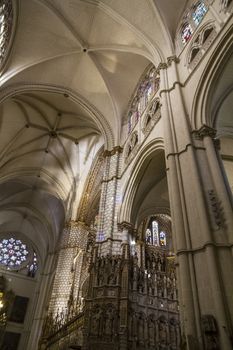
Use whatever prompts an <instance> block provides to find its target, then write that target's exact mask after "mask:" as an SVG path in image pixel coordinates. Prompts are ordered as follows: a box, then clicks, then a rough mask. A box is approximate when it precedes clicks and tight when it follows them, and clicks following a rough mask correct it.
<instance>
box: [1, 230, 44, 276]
mask: <svg viewBox="0 0 233 350" xmlns="http://www.w3.org/2000/svg"><path fill="white" fill-rule="evenodd" d="M0 266H3V267H6V268H7V269H8V270H13V271H16V272H19V271H20V272H21V273H23V274H26V275H27V276H28V277H35V275H36V272H37V270H38V258H37V254H36V252H35V251H34V250H33V251H32V250H31V249H30V248H29V247H28V245H27V244H26V243H25V242H23V241H22V240H21V239H17V238H14V237H13V236H8V237H4V238H2V239H1V240H0Z"/></svg>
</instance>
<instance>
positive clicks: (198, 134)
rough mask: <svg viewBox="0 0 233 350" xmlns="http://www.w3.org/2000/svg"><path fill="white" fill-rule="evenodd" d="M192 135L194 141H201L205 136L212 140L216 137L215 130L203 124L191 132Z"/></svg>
mask: <svg viewBox="0 0 233 350" xmlns="http://www.w3.org/2000/svg"><path fill="white" fill-rule="evenodd" d="M192 133H193V135H194V138H195V139H196V140H203V138H204V137H206V136H209V137H211V138H212V139H214V138H215V136H216V133H217V130H216V129H214V128H211V127H210V126H208V125H205V124H204V125H202V127H201V128H200V129H197V130H193V131H192Z"/></svg>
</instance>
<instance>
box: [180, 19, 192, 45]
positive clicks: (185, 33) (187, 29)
mask: <svg viewBox="0 0 233 350" xmlns="http://www.w3.org/2000/svg"><path fill="white" fill-rule="evenodd" d="M192 34H193V30H192V27H191V25H190V24H189V23H185V24H184V26H183V27H182V29H181V39H182V43H183V44H186V43H187V42H188V41H189V40H190V38H191V36H192Z"/></svg>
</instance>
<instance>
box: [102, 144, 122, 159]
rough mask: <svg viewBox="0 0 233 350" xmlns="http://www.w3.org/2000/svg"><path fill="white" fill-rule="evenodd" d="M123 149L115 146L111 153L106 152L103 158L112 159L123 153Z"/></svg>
mask: <svg viewBox="0 0 233 350" xmlns="http://www.w3.org/2000/svg"><path fill="white" fill-rule="evenodd" d="M122 152H123V148H122V147H121V146H115V147H114V148H113V149H112V150H111V151H109V150H105V151H104V154H103V156H104V157H111V156H113V155H115V154H116V153H122Z"/></svg>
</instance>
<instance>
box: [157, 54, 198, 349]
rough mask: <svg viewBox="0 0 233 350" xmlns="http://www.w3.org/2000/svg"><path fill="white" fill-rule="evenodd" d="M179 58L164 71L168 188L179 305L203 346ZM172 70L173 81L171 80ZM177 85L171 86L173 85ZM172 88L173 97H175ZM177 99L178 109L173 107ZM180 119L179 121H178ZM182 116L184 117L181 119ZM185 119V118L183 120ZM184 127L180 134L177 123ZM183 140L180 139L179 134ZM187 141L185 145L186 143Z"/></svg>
mask: <svg viewBox="0 0 233 350" xmlns="http://www.w3.org/2000/svg"><path fill="white" fill-rule="evenodd" d="M175 64H176V60H175V58H174V59H171V60H170V66H164V68H165V69H163V70H161V74H160V76H161V91H160V95H161V105H162V107H161V114H162V118H163V122H164V141H165V155H166V165H167V179H168V190H169V198H170V207H171V217H172V226H173V227H172V232H173V242H174V250H175V252H176V253H178V252H179V254H177V257H176V259H177V269H176V270H177V280H178V290H179V305H180V316H181V332H182V333H184V334H186V336H187V337H189V338H192V339H193V343H196V348H197V349H202V345H201V343H200V342H198V340H197V339H200V338H201V327H200V322H199V320H200V310H199V303H198V296H197V285H196V279H195V273H194V261H193V256H192V254H187V253H185V252H186V251H187V250H189V249H191V239H190V232H189V228H188V220H187V212H186V205H185V191H184V188H183V185H182V174H181V171H182V169H181V164H180V163H179V153H178V149H185V145H187V144H188V143H189V138H190V137H189V136H188V137H187V133H188V130H187V129H188V128H187V121H186V117H185V116H184V110H183V109H184V107H183V101H182V100H181V96H180V91H179V85H178V82H177V81H176V73H175V67H174V65H175ZM166 69H169V70H170V71H171V72H169V73H170V74H169V76H170V80H171V81H169V82H168V81H167V72H166ZM174 81H175V84H174V85H173V86H174V88H173V89H170V88H169V87H170V85H172V84H173V82H174ZM171 90H172V93H173V96H172V98H171V96H170V95H171ZM173 101H175V102H174V105H175V106H176V109H177V110H173V109H172V106H173V103H172V102H173ZM176 118H178V119H179V120H177V121H176ZM180 119H181V120H180ZM183 119H184V121H183ZM177 123H178V124H180V125H181V127H180V130H179V132H178V134H177V130H176V129H177V125H175V124H177ZM180 133H181V134H182V138H181V139H177V137H178V135H179V134H180ZM182 144H183V145H182Z"/></svg>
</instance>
